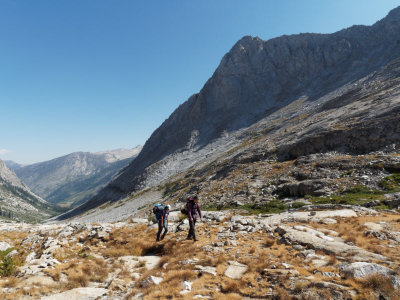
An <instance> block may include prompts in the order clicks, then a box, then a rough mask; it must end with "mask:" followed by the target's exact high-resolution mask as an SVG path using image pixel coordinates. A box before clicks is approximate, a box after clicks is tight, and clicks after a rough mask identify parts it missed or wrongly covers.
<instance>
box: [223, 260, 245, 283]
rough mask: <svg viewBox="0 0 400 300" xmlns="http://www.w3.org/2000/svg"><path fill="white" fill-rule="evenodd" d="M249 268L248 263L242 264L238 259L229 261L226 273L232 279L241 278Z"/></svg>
mask: <svg viewBox="0 0 400 300" xmlns="http://www.w3.org/2000/svg"><path fill="white" fill-rule="evenodd" d="M247 269H248V267H247V266H246V265H243V264H240V263H238V262H236V261H229V262H228V268H227V269H226V271H225V273H224V275H225V276H226V277H229V278H232V279H240V278H242V276H243V274H244V273H245V272H246V271H247Z"/></svg>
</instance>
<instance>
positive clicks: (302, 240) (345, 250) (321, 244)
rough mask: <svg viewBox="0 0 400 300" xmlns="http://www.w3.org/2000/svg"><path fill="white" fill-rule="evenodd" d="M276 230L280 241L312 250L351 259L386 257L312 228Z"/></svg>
mask: <svg viewBox="0 0 400 300" xmlns="http://www.w3.org/2000/svg"><path fill="white" fill-rule="evenodd" d="M301 227H304V226H298V227H297V228H298V229H301ZM315 231H316V230H315ZM276 232H277V233H278V234H279V235H281V236H282V241H283V242H284V243H286V244H292V245H295V244H300V245H302V246H307V247H309V248H311V249H314V250H320V251H324V252H325V253H333V254H335V255H341V256H343V255H346V254H347V255H351V256H352V258H353V260H371V259H379V260H385V259H386V257H385V256H383V255H380V254H376V253H372V252H369V251H366V250H364V249H361V248H359V247H357V246H352V245H348V244H346V243H344V242H343V241H341V240H332V238H331V237H328V236H325V235H324V234H323V233H322V232H321V233H319V232H318V233H316V232H314V231H313V230H308V231H302V230H297V229H295V228H292V227H288V226H285V225H280V226H278V227H277V228H276Z"/></svg>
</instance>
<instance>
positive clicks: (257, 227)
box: [0, 205, 400, 300]
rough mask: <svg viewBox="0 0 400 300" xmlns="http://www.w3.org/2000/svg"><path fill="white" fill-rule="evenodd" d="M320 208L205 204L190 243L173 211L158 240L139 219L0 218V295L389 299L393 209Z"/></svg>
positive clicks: (395, 223)
mask: <svg viewBox="0 0 400 300" xmlns="http://www.w3.org/2000/svg"><path fill="white" fill-rule="evenodd" d="M321 208H324V207H323V206H319V209H316V207H315V206H314V207H313V206H309V207H303V208H302V211H300V210H298V211H292V212H284V213H281V214H275V215H258V216H246V215H240V214H239V212H240V211H238V210H227V211H218V212H205V217H204V222H203V223H201V224H199V226H198V228H197V232H198V235H199V241H198V242H196V243H194V242H193V241H191V240H186V234H187V228H188V225H187V220H184V219H182V216H180V214H179V213H178V212H172V213H171V216H170V224H169V228H170V232H169V233H168V235H167V236H166V238H165V239H164V241H161V242H158V243H157V242H156V241H155V234H156V228H155V226H154V225H152V223H151V222H148V221H147V220H146V219H132V220H131V221H130V222H119V223H112V224H111V223H107V224H106V223H102V224H96V223H93V224H84V223H71V224H50V225H29V224H13V223H1V224H0V249H1V252H0V255H1V258H2V263H1V265H0V270H1V272H2V277H1V279H0V294H1V298H2V299H47V300H50V299H196V298H198V299H398V298H399V297H400V292H399V290H398V288H399V287H400V268H399V263H400V255H399V243H400V214H398V213H396V212H395V211H375V210H372V209H368V208H364V207H359V206H340V205H338V206H336V207H333V206H329V205H328V206H326V207H325V209H324V210H322V209H321ZM333 208H334V209H333Z"/></svg>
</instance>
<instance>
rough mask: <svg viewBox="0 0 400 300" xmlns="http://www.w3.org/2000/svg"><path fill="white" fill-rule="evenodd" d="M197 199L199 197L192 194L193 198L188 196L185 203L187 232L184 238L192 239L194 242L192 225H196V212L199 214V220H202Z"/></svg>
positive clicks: (194, 234) (194, 235)
mask: <svg viewBox="0 0 400 300" xmlns="http://www.w3.org/2000/svg"><path fill="white" fill-rule="evenodd" d="M198 200H199V199H198V198H197V196H194V197H193V198H188V200H187V203H186V209H187V214H188V217H189V234H188V236H187V238H186V239H187V240H190V239H193V240H194V241H195V242H196V241H197V239H196V232H195V229H194V227H195V225H196V219H197V214H198V215H199V217H200V220H201V221H203V217H202V215H201V210H200V206H199V203H198Z"/></svg>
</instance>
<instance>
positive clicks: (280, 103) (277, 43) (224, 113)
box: [69, 8, 400, 215]
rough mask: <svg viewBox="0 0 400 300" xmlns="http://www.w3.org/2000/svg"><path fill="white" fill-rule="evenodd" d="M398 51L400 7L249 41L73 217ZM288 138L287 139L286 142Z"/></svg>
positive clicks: (311, 100)
mask: <svg viewBox="0 0 400 300" xmlns="http://www.w3.org/2000/svg"><path fill="white" fill-rule="evenodd" d="M399 54H400V8H397V9H394V10H393V11H391V12H390V13H389V15H388V16H387V17H386V18H384V19H382V20H381V21H379V22H377V23H375V24H374V25H372V26H353V27H350V28H347V29H344V30H341V31H339V32H336V33H333V34H312V33H307V34H299V35H291V36H282V37H278V38H274V39H271V40H268V41H263V40H261V39H259V38H257V37H250V36H246V37H244V38H242V39H241V40H239V41H238V42H237V43H236V44H235V45H234V46H233V48H232V49H231V50H230V51H229V52H228V53H227V54H226V55H225V56H224V57H223V59H222V61H221V63H220V65H219V66H218V68H217V69H216V71H215V72H214V74H213V75H212V77H211V78H210V79H209V80H208V81H207V82H206V84H205V85H204V87H203V88H202V90H201V91H200V92H199V93H198V94H195V95H193V96H191V97H190V98H189V99H188V100H187V101H186V102H185V103H183V104H182V105H180V106H179V107H178V108H177V109H176V110H175V111H174V112H173V113H172V114H171V116H170V117H169V118H168V119H167V120H166V121H165V122H164V123H163V124H162V125H161V126H160V127H159V128H158V129H157V130H156V131H155V132H154V133H153V134H152V135H151V137H150V138H149V140H148V141H147V142H146V144H145V145H144V147H143V150H142V152H141V153H140V155H139V156H138V157H137V158H136V159H135V160H134V161H133V162H132V163H131V164H130V165H129V166H128V167H127V168H126V169H124V170H123V172H121V173H120V174H119V176H118V177H116V178H115V179H114V180H113V181H112V182H110V184H108V185H107V186H106V187H105V188H104V189H103V190H102V191H101V192H99V193H98V194H97V195H96V196H95V197H94V198H92V199H91V200H90V201H88V202H87V203H85V204H84V205H83V206H82V207H80V208H79V209H78V210H76V211H75V212H72V213H71V214H69V215H73V214H75V213H77V212H79V211H85V210H87V209H90V208H92V207H95V206H97V205H100V204H101V203H104V202H106V201H110V200H111V201H115V200H118V199H120V198H122V197H124V196H126V195H128V194H129V193H131V192H132V191H135V190H139V189H141V188H143V182H145V181H146V180H147V179H148V178H149V177H151V176H153V175H154V174H157V173H162V174H164V175H160V176H159V177H158V179H159V180H162V179H166V178H167V177H166V176H168V174H169V175H171V173H168V172H164V171H163V170H162V168H161V167H157V165H159V164H160V161H165V160H166V159H167V158H168V157H171V156H179V155H181V154H182V153H185V152H187V151H189V152H190V151H195V150H196V151H200V150H201V149H205V148H206V147H207V146H208V145H210V144H211V143H213V142H215V141H216V140H218V139H221V138H222V137H224V136H227V135H230V134H234V133H235V132H238V131H240V130H243V129H244V128H246V127H248V126H250V125H252V124H255V123H257V122H259V121H261V120H263V119H265V118H268V116H270V115H272V114H274V113H276V112H279V111H280V110H281V109H283V108H284V107H286V106H290V105H291V103H297V101H300V100H301V101H302V103H306V104H307V106H309V107H312V106H313V105H316V103H317V102H318V101H317V100H318V99H322V98H323V97H324V96H325V95H331V96H332V95H333V94H338V95H340V94H341V93H342V94H343V93H345V92H346V88H344V86H347V85H351V84H352V83H354V82H357V81H359V80H361V79H362V78H365V77H367V76H369V75H370V74H372V73H373V72H375V71H377V70H378V69H380V68H382V67H384V66H386V65H388V64H389V63H390V62H392V61H394V60H395V59H396V58H398V57H399V56H400V55H399ZM329 97H330V96H329ZM334 98H335V97H333V98H332V99H334ZM332 101H334V100H332ZM349 101H350V102H351V99H350V100H349ZM346 103H347V102H346ZM304 105H305V104H304ZM304 105H303V106H304ZM356 109H357V108H356ZM342 113H343V112H342ZM282 116H283V117H285V115H284V114H283V115H282ZM277 122H278V124H279V122H281V121H275V123H277ZM320 125H321V126H322V127H324V126H325V125H327V124H324V123H321V124H320ZM282 135H283V137H282V136H281V137H280V140H282V141H285V139H284V135H285V134H284V133H282ZM242 138H243V137H242ZM286 142H290V141H286ZM278 146H280V147H284V146H283V145H278ZM292 152H293V151H292ZM181 156H183V154H182V155H181ZM189 159H190V157H189ZM186 166H187V165H186ZM165 168H167V167H165ZM178 171H179V170H178ZM163 172H164V173H163Z"/></svg>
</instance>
